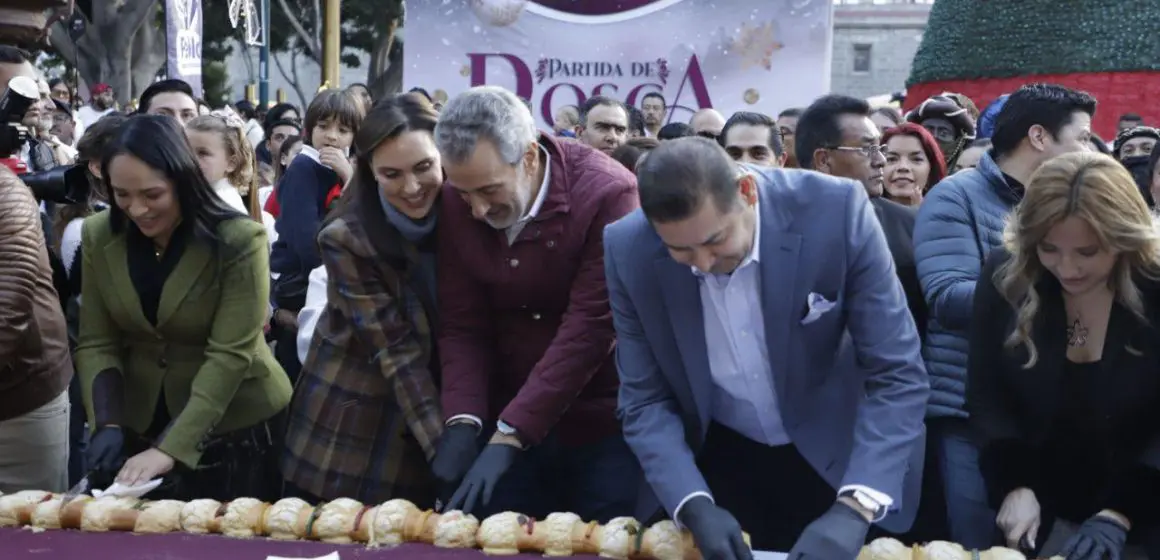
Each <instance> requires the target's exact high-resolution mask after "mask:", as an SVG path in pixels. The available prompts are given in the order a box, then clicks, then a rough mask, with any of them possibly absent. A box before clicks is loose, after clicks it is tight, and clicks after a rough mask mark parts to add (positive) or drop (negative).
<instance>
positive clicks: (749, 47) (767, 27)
mask: <svg viewBox="0 0 1160 560" xmlns="http://www.w3.org/2000/svg"><path fill="white" fill-rule="evenodd" d="M784 46H785V45H784V44H783V43H781V42H780V41H778V40H777V38H776V33H775V31H774V25H773V22H772V21H767V22H765V23H764V24H762V25H760V26H755V27H751V26H750V25H749V24H748V23H742V24H741V27H740V28H739V29H738V30H737V34H736V35H735V36H734V37H733V39H732V40H731V41H730V43H729V51H730V52H732V53H734V54H735V55H736V56H738V57H740V58H741V68H742V69H743V70H746V69H749V68H750V67H751V66H760V67H762V68H765V69H766V70H769V69H771V68H772V67H773V53H775V52H777V51H778V50H781V48H782V47H784Z"/></svg>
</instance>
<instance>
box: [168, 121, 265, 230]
mask: <svg viewBox="0 0 1160 560" xmlns="http://www.w3.org/2000/svg"><path fill="white" fill-rule="evenodd" d="M185 135H186V137H187V138H189V145H190V147H192V148H193V155H194V156H196V157H197V163H198V166H199V167H201V172H202V174H204V175H205V178H206V180H207V181H209V183H210V184H211V185H213V189H214V192H216V193H217V195H218V196H219V197H221V199H222V200H224V201H225V202H226V204H229V205H230V206H232V207H233V208H234V209H236V210H237V211H239V212H241V213H243V214H248V215H249V216H250V217H251V218H254V219H255V220H257V221H259V222H260V221H262V209H261V208H260V207H259V205H258V201H257V196H258V189H257V173H256V170H255V162H256V159H255V157H254V149H253V147H251V146H250V142H249V141H248V140H247V139H246V132H245V123H244V122H242V120H241V119H240V118H238V116H237V115H234V114H231V113H223V112H214V113H211V114H209V115H202V116H200V117H195V118H194V119H193V120H191V121H189V123H187V124H186V125H185Z"/></svg>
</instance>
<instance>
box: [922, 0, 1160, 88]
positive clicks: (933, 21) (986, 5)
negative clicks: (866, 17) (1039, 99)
mask: <svg viewBox="0 0 1160 560" xmlns="http://www.w3.org/2000/svg"><path fill="white" fill-rule="evenodd" d="M1140 70H1160V2H1157V1H1154V0H1111V1H1104V0H938V1H937V2H935V3H934V6H933V7H932V8H931V12H930V19H929V20H928V23H927V29H926V32H925V34H924V35H923V38H922V44H921V45H920V46H919V49H918V52H917V54H915V57H914V63H913V64H912V66H911V71H910V79H909V80H908V81H907V86H911V85H913V84H919V83H924V82H934V81H943V80H963V79H979V78H1006V77H1012V76H1031V75H1036V74H1073V73H1079V72H1126V71H1140Z"/></svg>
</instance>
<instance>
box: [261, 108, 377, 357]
mask: <svg viewBox="0 0 1160 560" xmlns="http://www.w3.org/2000/svg"><path fill="white" fill-rule="evenodd" d="M363 111H364V109H363V104H362V102H360V101H359V100H358V99H356V98H355V97H354V95H352V94H351V93H349V92H346V91H343V90H326V91H323V92H320V93H319V94H318V96H317V97H315V98H314V100H313V101H311V102H310V106H309V107H307V108H306V122H305V123H303V136H304V137H305V140H304V143H305V145H304V146H303V147H302V151H301V152H300V153H299V154H298V155H297V156H295V157H294V159H293V160H291V161H290V166H289V167H287V168H286V172H285V173H284V174H283V175H282V178H281V180H279V181H278V184H277V186H276V187H275V190H274V195H273V196H272V197H271V199H272V200H274V201H275V204H277V207H278V213H277V214H276V216H277V221H276V225H275V229H276V231H277V235H278V240H277V241H275V242H274V246H273V248H272V249H271V251H270V272H271V273H272V274H276V275H277V276H276V280H275V282H274V285H273V290H272V291H273V297H272V299H273V304H274V314H273V319H274V320H273V323H274V325H273V326H274V332H273V333H272V334H273V335H274V338H275V339H276V340H277V341H278V344H277V346H276V348H277V351H276V354H277V358H278V362H279V363H280V364H282V367H283V369H285V370H286V373H287V374H288V375H289V376H290V379H291V380H294V379H296V378H297V376H298V370H299V369H301V364H300V363H299V362H298V355H297V352H296V350H295V349H296V345H295V343H296V340H297V329H298V327H297V316H298V311H299V310H300V309H302V306H303V305H304V304H305V303H306V287H307V279H308V277H309V275H310V271H311V270H314V269H315V268H318V266H319V265H321V264H322V259H321V257H320V256H319V254H318V243H317V242H316V241H315V237H317V235H318V229H319V226H320V224H321V223H322V219H323V218H324V217H325V216H326V212H327V210H328V209H329V208H330V207H331V205H332V204H334V202H335V201H337V200H338V198H339V196H340V195H341V194H342V190H343V188H344V187H346V185H347V183H349V182H350V180H351V177H352V176H353V175H354V166H353V165H351V162H350V159H349V158H350V155H349V154H350V146H351V144H352V143H353V142H354V136H355V134H356V133H357V132H358V127H359V124H360V123H361V122H362V120H363V116H364V112H363Z"/></svg>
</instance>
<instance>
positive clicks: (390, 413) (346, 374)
mask: <svg viewBox="0 0 1160 560" xmlns="http://www.w3.org/2000/svg"><path fill="white" fill-rule="evenodd" d="M372 185H373V183H372ZM361 186H362V185H361V184H355V185H352V186H351V188H350V189H348V192H347V193H346V194H345V195H344V196H343V199H342V202H341V203H340V205H339V207H338V208H336V209H335V210H334V211H333V212H332V215H331V216H330V217H329V218H328V220H327V222H326V223H324V224H323V226H322V230H321V231H320V232H319V235H318V243H319V246H320V249H321V256H322V262H323V264H324V265H325V266H326V271H327V274H328V275H329V285H328V287H327V299H328V302H327V306H326V310H325V311H324V312H323V315H322V316H321V317H320V318H319V321H318V326H317V328H316V329H315V332H314V341H313V343H312V346H311V349H310V353H309V355H308V356H307V358H306V363H305V364H303V366H302V373H301V374H300V376H299V378H298V382H297V384H296V386H295V388H294V399H293V401H292V402H291V405H290V409H289V415H288V426H287V433H286V446H285V450H284V451H283V456H282V472H283V476H284V477H285V478H286V480H287V481H289V482H291V483H293V484H294V485H295V486H297V487H298V488H301V489H302V490H305V491H307V492H310V493H311V494H314V495H316V496H319V497H321V498H323V499H327V500H330V499H334V498H338V497H347V498H354V499H357V500H360V501H362V502H364V503H381V502H384V501H386V500H389V499H392V498H405V499H409V500H411V501H413V502H415V503H417V504H419V506H420V507H431V505H432V504H433V502H434V499H435V487H434V481H433V479H432V477H431V471H430V467H429V465H428V460H429V459H430V458H431V457H432V456H433V455H434V452H435V442H436V440H437V439H438V437H439V435H440V433H441V431H442V429H443V416H442V409H441V407H440V404H439V389H438V388H437V385H436V383H437V378H438V371H437V369H438V364H439V358H438V356H436V353H435V348H434V344H435V343H434V337H433V336H432V333H433V331H434V322H435V315H434V313H435V308H434V307H433V301H432V298H433V295H431V289H430V288H429V287H427V286H424V285H423V281H422V280H421V275H420V274H418V273H417V272H416V271H415V268H416V266H417V263H418V259H419V258H420V257H419V250H418V248H417V247H415V246H414V245H413V244H412V243H410V242H408V241H406V240H405V239H404V238H403V237H402V236H401V235H400V234H399V232H398V230H396V229H395V228H394V227H393V226H391V225H390V223H389V222H387V220H386V216H385V214H384V213H383V208H382V205H381V203H380V201H379V197H378V192H377V190H376V189H374V188H366V189H362V188H359V187H361Z"/></svg>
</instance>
